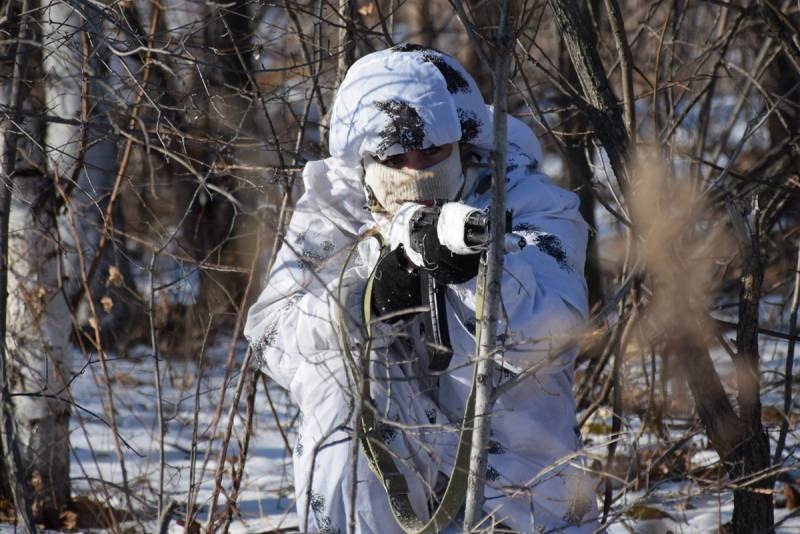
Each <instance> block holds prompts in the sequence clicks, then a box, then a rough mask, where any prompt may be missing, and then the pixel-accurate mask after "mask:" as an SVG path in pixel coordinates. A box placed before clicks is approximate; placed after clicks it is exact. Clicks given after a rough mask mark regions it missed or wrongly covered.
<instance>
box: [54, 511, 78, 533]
mask: <svg viewBox="0 0 800 534" xmlns="http://www.w3.org/2000/svg"><path fill="white" fill-rule="evenodd" d="M58 520H59V522H60V523H61V528H63V529H64V530H75V527H77V526H78V514H76V513H75V512H71V511H69V510H65V511H63V512H61V513H60V514H59V516H58Z"/></svg>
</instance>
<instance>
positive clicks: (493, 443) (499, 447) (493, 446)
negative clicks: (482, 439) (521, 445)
mask: <svg viewBox="0 0 800 534" xmlns="http://www.w3.org/2000/svg"><path fill="white" fill-rule="evenodd" d="M505 453H506V447H505V445H503V444H502V443H500V442H499V441H497V440H496V439H490V440H489V454H505Z"/></svg>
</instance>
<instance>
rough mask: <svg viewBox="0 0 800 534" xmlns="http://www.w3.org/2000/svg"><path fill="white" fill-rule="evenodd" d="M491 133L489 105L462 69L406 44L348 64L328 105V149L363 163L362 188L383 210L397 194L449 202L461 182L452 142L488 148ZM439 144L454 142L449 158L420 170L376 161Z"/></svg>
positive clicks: (347, 160)
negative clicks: (384, 164)
mask: <svg viewBox="0 0 800 534" xmlns="http://www.w3.org/2000/svg"><path fill="white" fill-rule="evenodd" d="M491 135H492V129H491V116H490V114H489V111H488V109H487V107H486V104H485V103H484V100H483V97H482V96H481V94H480V91H478V87H477V85H476V84H475V81H474V80H473V79H472V77H471V76H470V75H469V74H468V73H467V72H466V71H465V70H464V68H463V67H462V66H461V65H460V64H459V63H458V62H457V61H456V60H455V59H453V58H451V57H450V56H448V55H446V54H443V53H441V52H438V51H436V50H433V49H430V48H423V47H420V46H417V45H409V44H407V45H400V46H396V47H394V48H390V49H388V50H382V51H379V52H374V53H372V54H368V55H366V56H364V57H363V58H361V59H359V60H358V61H356V62H355V63H354V64H353V65H352V66H351V67H350V69H349V70H348V71H347V75H346V76H345V79H344V81H342V84H341V86H340V87H339V91H338V92H337V94H336V99H335V101H334V104H333V108H332V110H331V124H330V139H329V147H330V151H331V155H332V156H333V157H335V158H338V159H339V160H341V161H343V162H344V163H345V164H347V165H350V166H353V167H356V166H359V165H362V164H363V166H364V170H365V177H364V179H365V186H367V187H368V188H369V189H371V191H372V194H374V196H375V199H376V200H377V201H378V202H379V203H380V204H381V205H382V207H383V208H384V209H386V210H390V205H391V204H393V203H395V204H396V202H397V201H403V200H432V199H438V198H442V199H446V200H455V199H456V197H457V195H458V194H459V192H460V191H461V190H462V188H463V186H464V177H463V174H464V173H463V172H462V169H461V155H460V154H459V150H458V149H457V148H458V143H469V144H471V145H474V146H477V147H479V148H482V149H490V148H491V145H492V137H491ZM447 144H454V147H453V150H452V153H451V154H450V156H449V157H448V158H447V159H445V160H444V161H441V162H439V163H437V164H436V165H434V166H432V167H430V168H428V169H424V170H421V171H408V170H397V169H390V168H388V167H386V166H383V165H381V164H380V163H378V161H376V160H383V159H385V158H387V157H389V156H394V155H397V154H402V153H404V152H408V151H410V150H425V149H427V148H430V147H432V146H443V145H447ZM387 169H390V170H387ZM407 178H411V180H408V179H407ZM368 192H369V191H368Z"/></svg>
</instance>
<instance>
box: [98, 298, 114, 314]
mask: <svg viewBox="0 0 800 534" xmlns="http://www.w3.org/2000/svg"><path fill="white" fill-rule="evenodd" d="M100 304H102V305H103V310H104V311H105V312H106V313H111V308H113V307H114V301H113V300H111V297H109V296H108V295H106V296H105V297H103V298H101V299H100Z"/></svg>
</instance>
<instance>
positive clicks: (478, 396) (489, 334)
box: [464, 0, 514, 532]
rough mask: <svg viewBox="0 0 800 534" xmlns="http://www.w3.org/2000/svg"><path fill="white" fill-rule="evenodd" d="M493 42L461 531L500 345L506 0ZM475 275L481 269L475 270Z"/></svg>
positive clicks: (479, 498)
mask: <svg viewBox="0 0 800 534" xmlns="http://www.w3.org/2000/svg"><path fill="white" fill-rule="evenodd" d="M496 43H497V54H496V56H495V66H494V96H493V104H494V110H493V122H494V152H493V154H492V159H493V163H494V173H493V175H492V204H491V223H490V228H491V229H492V241H491V244H490V246H489V249H488V251H487V252H486V256H485V261H486V267H485V273H481V274H483V275H484V279H483V280H478V284H482V286H483V287H482V290H480V291H479V292H478V298H479V299H481V298H482V299H483V301H484V302H483V303H478V304H477V305H476V311H477V310H478V309H481V313H480V315H479V316H478V317H476V319H477V320H478V321H480V328H479V330H478V332H479V334H478V335H476V336H475V349H476V355H477V358H476V361H475V363H474V364H473V365H475V375H476V376H475V380H476V381H477V385H476V386H475V419H474V422H473V432H472V447H471V448H470V458H469V476H468V478H467V496H466V503H465V508H464V532H471V531H472V529H473V528H476V527H477V526H478V525H479V524H481V523H482V520H483V513H484V510H483V508H484V502H485V496H484V490H485V485H486V469H487V460H488V453H489V450H488V443H489V435H490V432H491V414H492V409H493V406H494V378H493V374H494V366H495V358H497V357H498V356H501V355H502V354H501V353H502V350H503V349H502V347H501V346H500V343H499V342H498V335H497V334H498V332H497V325H498V323H499V318H500V315H501V314H500V312H501V303H500V284H501V279H502V276H503V263H504V257H505V252H506V251H505V242H504V239H503V236H504V234H505V218H506V163H507V162H506V157H507V154H508V147H507V139H508V137H507V133H508V132H507V129H508V124H507V121H508V117H507V110H508V72H509V64H510V57H511V51H512V49H513V43H514V36H513V29H512V26H511V13H510V12H509V0H504V1H503V3H502V8H501V12H500V23H499V28H498V32H497V41H496ZM482 261H483V260H482ZM479 276H481V275H480V274H479ZM464 424H470V421H464Z"/></svg>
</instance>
